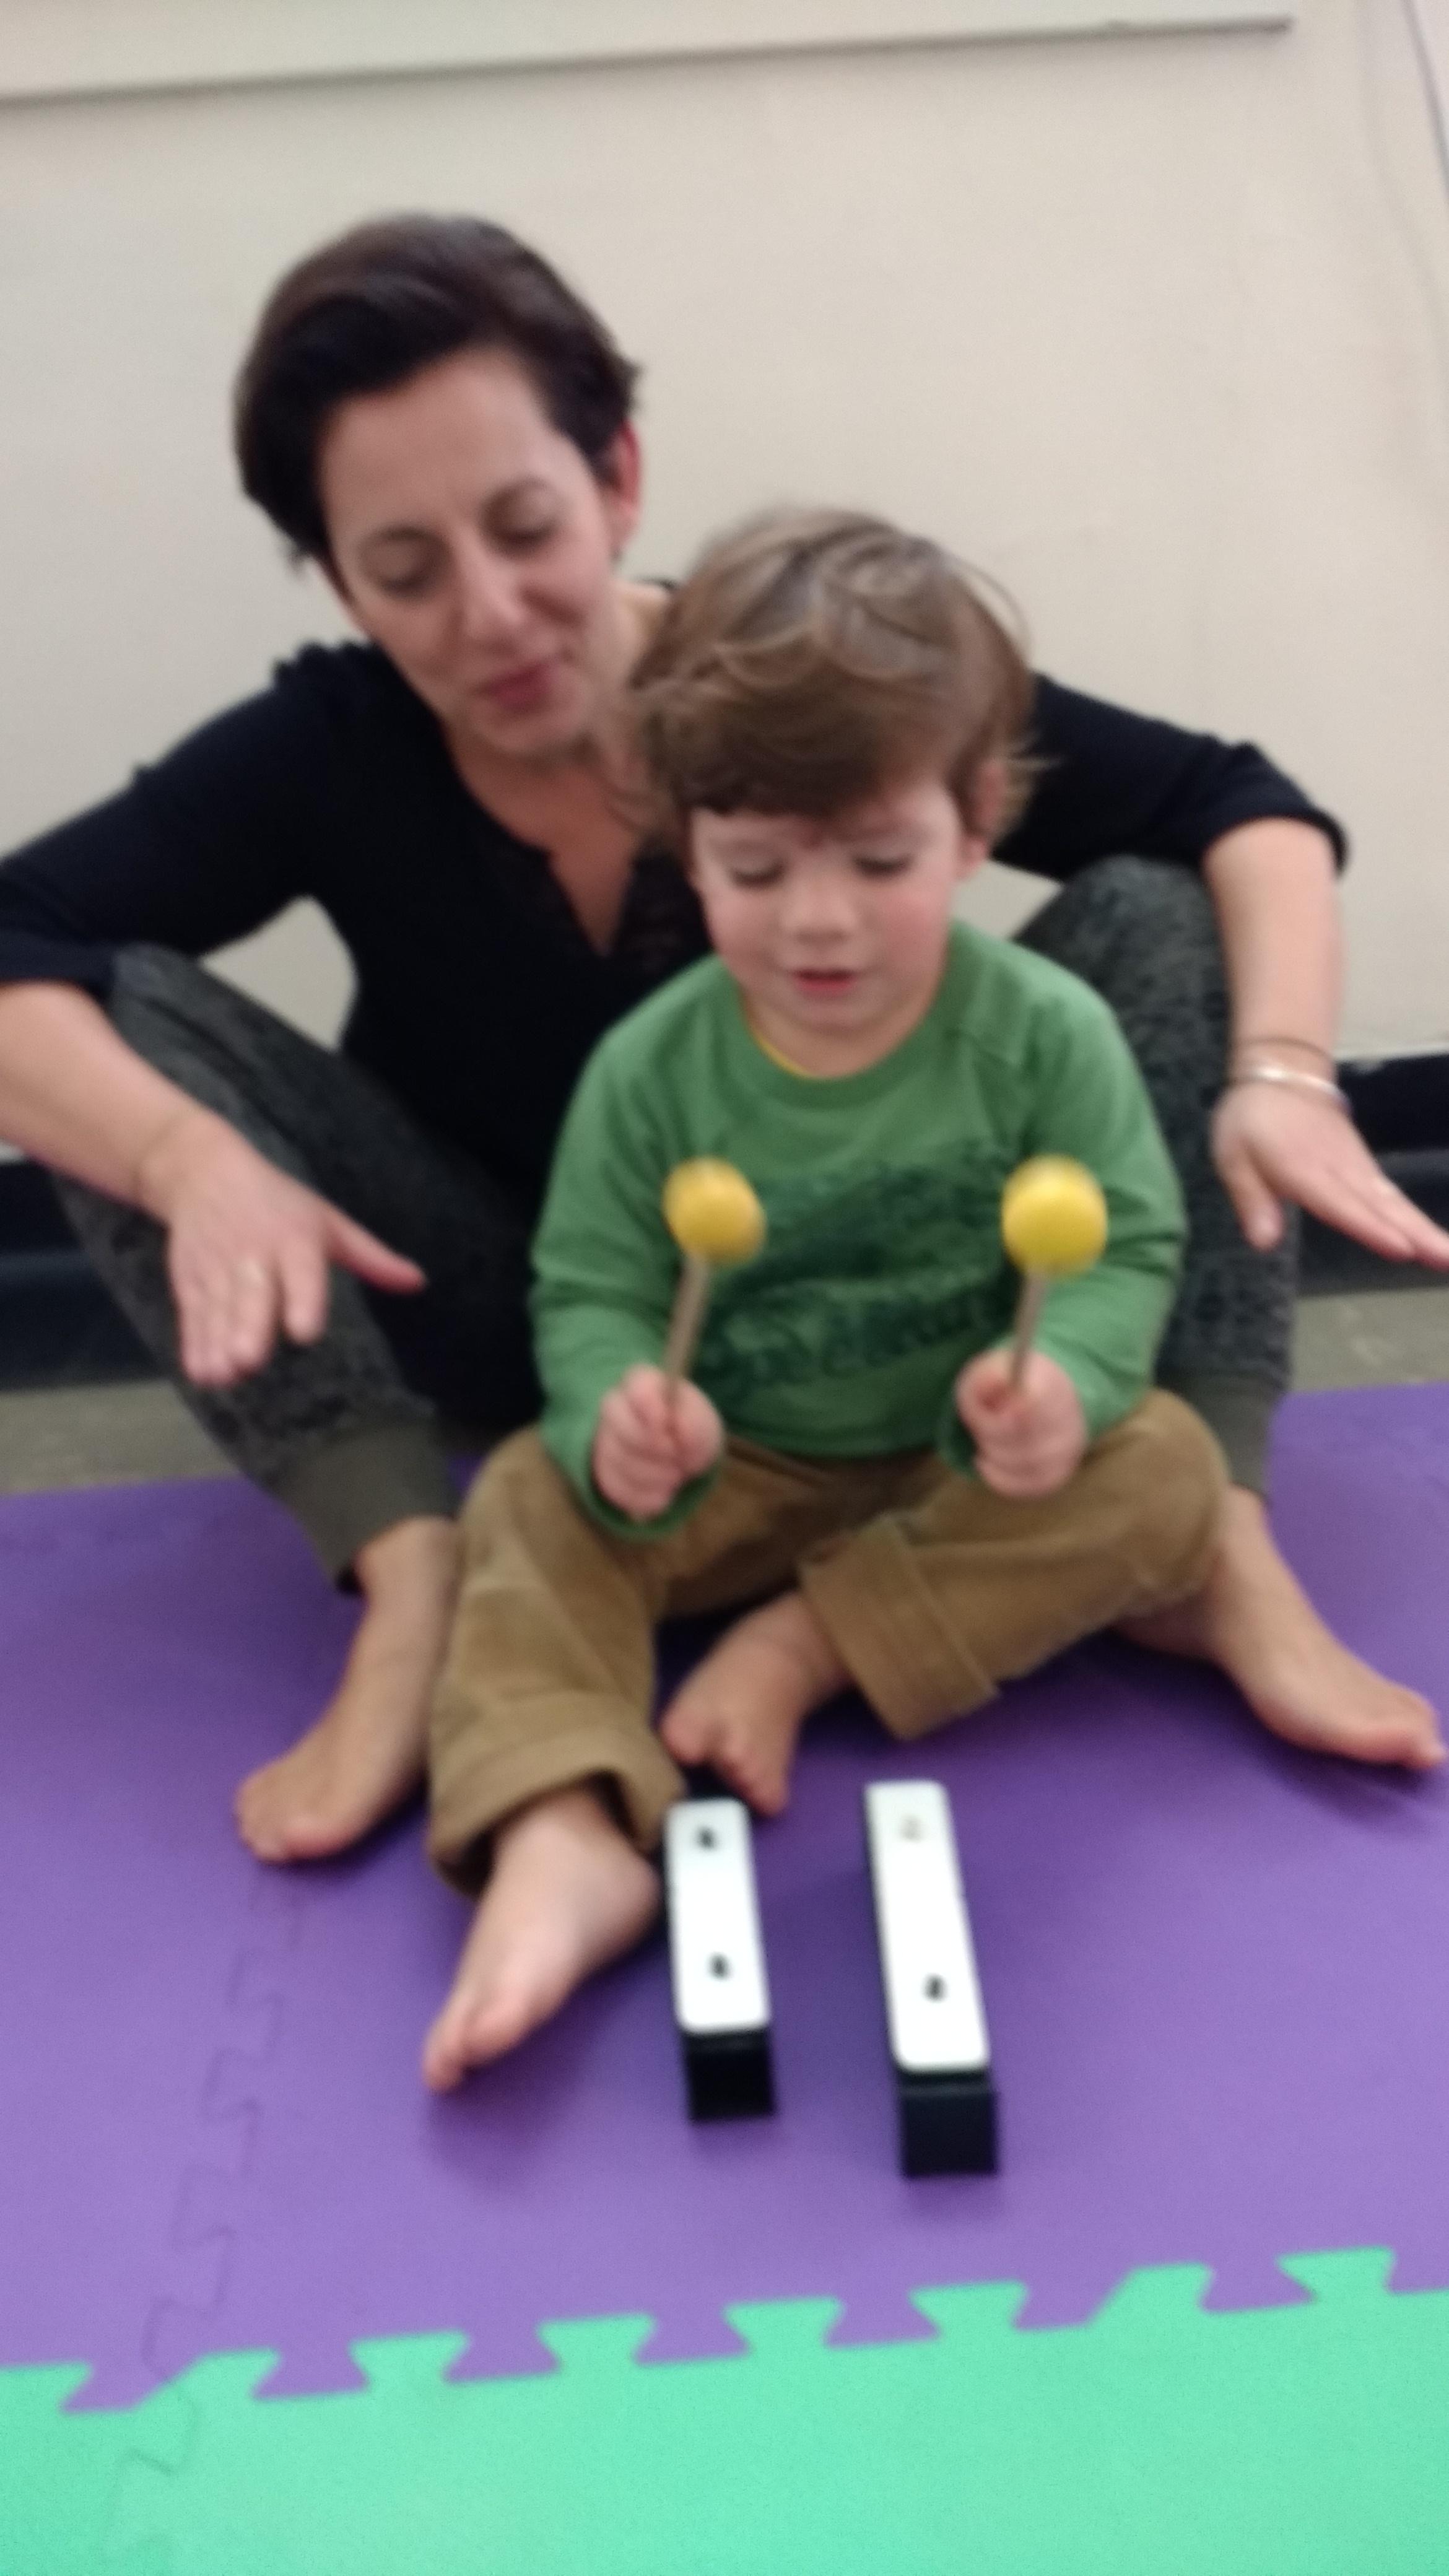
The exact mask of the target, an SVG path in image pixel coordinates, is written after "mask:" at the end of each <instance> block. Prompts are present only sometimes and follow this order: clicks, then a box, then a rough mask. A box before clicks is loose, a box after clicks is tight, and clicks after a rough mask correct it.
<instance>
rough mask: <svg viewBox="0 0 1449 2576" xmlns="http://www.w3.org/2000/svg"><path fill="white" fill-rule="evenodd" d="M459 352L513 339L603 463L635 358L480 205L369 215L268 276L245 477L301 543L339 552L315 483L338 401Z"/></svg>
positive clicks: (551, 404)
mask: <svg viewBox="0 0 1449 2576" xmlns="http://www.w3.org/2000/svg"><path fill="white" fill-rule="evenodd" d="M462 349H504V350H506V351H507V352H508V354H509V356H510V357H512V358H515V359H516V360H517V362H518V364H519V365H520V366H521V367H523V368H525V369H526V370H527V372H528V374H529V375H530V376H531V378H532V379H533V382H534V385H535V386H536V388H537V391H538V394H539V398H540V400H541V402H542V403H543V406H544V409H545V410H546V411H547V413H548V416H549V418H550V420H551V421H552V422H553V425H554V427H555V428H556V429H559V430H562V432H563V434H564V436H565V437H566V438H571V439H572V440H573V443H574V445H575V447H577V448H578V449H579V450H580V451H581V453H582V454H583V456H584V457H585V458H586V459H587V461H588V463H589V465H590V466H591V468H592V469H593V471H594V473H595V474H599V475H602V474H603V473H604V472H605V471H606V468H607V462H608V455H609V449H610V447H611V445H612V444H613V441H614V439H615V438H616V437H617V436H618V433H619V431H620V430H621V429H622V428H623V426H624V423H625V422H626V421H627V419H628V418H629V413H630V409H631V406H632V403H633V397H634V387H635V382H636V379H637V376H638V369H637V368H635V367H633V366H631V365H630V363H629V361H628V359H627V358H625V357H624V356H623V355H622V353H621V351H620V350H619V349H618V348H617V347H616V346H615V343H614V340H613V338H612V337H611V335H610V333H609V332H608V331H607V330H606V329H605V327H604V324H603V323H602V322H601V321H600V320H599V317H598V315H597V314H596V313H593V312H591V311H590V309H589V307H588V305H587V304H585V303H583V302H582V300H581V299H580V298H579V297H578V296H577V295H575V293H574V292H573V289H572V288H571V287H569V286H566V285H565V283H564V281H563V279H562V278H561V277H560V276H559V275H558V273H557V271H556V270H554V269H552V268H550V267H549V264H548V262H547V260H544V259H540V257H539V255H538V253H537V251H533V250H530V249H529V248H528V246H527V244H526V243H524V242H521V241H519V240H518V239H517V238H516V236H515V235H514V234H513V233H510V232H507V231H505V229H504V227H503V225H502V224H489V223H483V222H481V221H480V220H479V219H478V218H476V217H475V216H471V215H391V216H387V217H384V218H382V219H380V220H378V221H376V222H373V223H366V224H359V225H357V226H356V227H355V229H354V230H353V231H351V232H347V233H343V234H342V235H341V237H340V239H338V240H337V241H332V242H325V243H324V244H323V246H322V248H321V249H320V250H316V251H313V252H312V254H311V255H310V257H309V258H307V259H304V260H302V261H300V262H299V264H298V265H297V267H295V268H293V269H289V270H288V272H287V274H286V276H285V277H284V278H282V279H281V281H280V283H279V284H278V285H277V286H276V287H274V288H273V290H272V293H271V295H270V296H269V298H268V300H267V303H266V305H265V307H264V309H263V312H262V317H261V320H260V321H259V322H258V324H257V328H256V333H255V336H254V337H253V340H252V344H251V347H250V349H249V350H248V352H247V355H246V357H245V359H244V361H243V363H242V368H241V373H240V375H239V376H238V378H237V385H236V408H235V439H236V454H237V462H238V464H239V465H240V467H241V479H242V488H243V490H244V491H245V492H246V493H247V494H248V495H249V496H250V498H251V499H252V500H253V501H255V502H257V503H258V504H259V505H260V507H261V508H262V509H263V510H265V511H266V514H267V516H268V518H269V519H271V520H272V521H273V523H274V525H275V526H277V527H278V528H280V530H281V532H282V534H283V536H284V537H287V538H289V539H290V541H291V543H292V544H293V545H294V546H295V547H296V548H297V551H298V552H299V553H300V554H304V555H312V556H314V557H315V558H316V559H317V561H319V562H321V563H326V562H328V561H329V560H330V554H329V545H328V537H327V525H326V521H325V519H324V517H323V514H322V504H321V499H320V497H319V493H318V488H317V455H318V449H319V446H320V443H321V438H322V432H323V430H324V428H325V426H326V423H327V421H328V418H329V417H330V415H331V414H332V412H333V411H335V409H336V408H337V405H338V404H339V403H343V402H346V401H347V400H348V399H349V398H350V397H351V396H352V395H354V394H369V393H382V392H384V391H385V390H386V389H387V387H389V386H390V385H399V384H403V383H405V382H406V380H407V378H408V377H409V376H414V375H417V374H418V373H419V371H420V370H421V369H422V368H424V367H430V366H435V365H436V364H437V363H438V362H439V360H440V359H443V358H451V357H454V356H456V355H457V353H458V352H459V351H460V350H462Z"/></svg>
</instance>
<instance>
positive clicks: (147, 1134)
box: [0, 984, 210, 1213]
mask: <svg viewBox="0 0 1449 2576" xmlns="http://www.w3.org/2000/svg"><path fill="white" fill-rule="evenodd" d="M200 1121H207V1122H208V1123H209V1122H210V1113H209V1112H208V1111H206V1110H203V1109H201V1108H199V1107H198V1106H197V1103H196V1102H195V1101H194V1100H191V1099H189V1098H188V1097H187V1095H186V1093H185V1092H184V1091H182V1090H180V1089H179V1088H178V1086H177V1085H176V1084H175V1083H174V1082H168V1081H167V1079H166V1076H165V1075H164V1074H161V1073H157V1072H156V1071H155V1070H154V1069H153V1068H152V1066H150V1065H149V1064H146V1063H145V1062H144V1061H143V1060H142V1058H141V1057H140V1056H138V1055H137V1054H136V1053H135V1051H134V1049H133V1048H131V1047H128V1046H127V1044H126V1042H125V1040H124V1038H120V1037H118V1036H117V1035H116V1032H115V1030H114V1029H113V1028H112V1026H111V1024H110V1021H109V1020H108V1019H107V1018H106V1015H105V1013H104V1011H102V1010H101V1009H100V1007H99V1005H98V1004H97V1003H95V1002H93V1001H92V999H91V997H90V995H89V994H88V993H83V992H81V991H79V990H78V989H77V987H76V986H75V985H73V984H7V985H5V986H3V987H0V1136H3V1137H4V1138H5V1140H6V1142H7V1143H8V1144H12V1145H18V1146H19V1147H20V1149H21V1151H22V1152H23V1153H26V1154H31V1155H33V1156H34V1157H35V1159H36V1161H37V1162H40V1163H47V1164H50V1165H51V1166H52V1167H53V1168H54V1169H55V1170H57V1171H61V1172H65V1173H67V1174H69V1176H70V1177H71V1178H72V1179H73V1180H78V1181H88V1182H89V1183H90V1185H91V1187H92V1188H93V1189H98V1190H104V1191H106V1192H107V1194H108V1195H109V1196H110V1197H112V1198H118V1199H126V1200H129V1201H131V1202H133V1203H134V1204H136V1205H138V1206H142V1207H152V1212H153V1213H155V1212H156V1210H155V1208H154V1206H153V1199H152V1190H151V1181H152V1173H153V1167H154V1166H155V1165H156V1163H157V1162H158V1161H159V1159H160V1157H161V1155H162V1154H163V1153H164V1150H165V1147H166V1143H167V1141H168V1140H169V1139H170V1137H171V1136H172V1134H173V1132H174V1131H176V1130H178V1129H179V1128H180V1127H181V1126H182V1125H183V1124H186V1125H189V1124H192V1123H195V1122H200Z"/></svg>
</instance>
